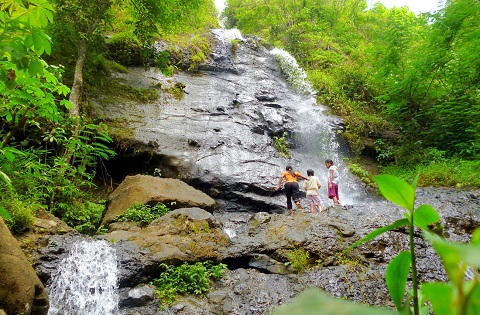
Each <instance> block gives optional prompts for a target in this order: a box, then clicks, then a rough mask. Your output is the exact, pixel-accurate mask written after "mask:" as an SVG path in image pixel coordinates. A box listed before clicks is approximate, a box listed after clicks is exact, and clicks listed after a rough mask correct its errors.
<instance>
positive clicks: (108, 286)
mask: <svg viewBox="0 0 480 315" xmlns="http://www.w3.org/2000/svg"><path fill="white" fill-rule="evenodd" d="M48 291H49V297H50V309H49V312H48V314H49V315H116V314H118V293H117V256H116V252H115V249H114V248H112V247H111V244H109V243H108V242H106V241H100V240H97V241H87V240H83V241H80V242H77V243H75V244H74V245H73V246H72V249H71V251H70V253H69V254H68V256H67V257H65V258H64V259H63V260H62V261H61V262H60V263H59V268H58V270H57V272H56V273H55V275H53V276H52V282H51V284H50V285H49V286H48Z"/></svg>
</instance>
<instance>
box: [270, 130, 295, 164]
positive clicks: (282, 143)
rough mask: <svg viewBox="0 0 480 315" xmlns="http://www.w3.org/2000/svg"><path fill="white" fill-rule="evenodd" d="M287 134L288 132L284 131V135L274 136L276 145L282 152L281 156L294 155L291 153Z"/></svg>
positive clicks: (288, 156)
mask: <svg viewBox="0 0 480 315" xmlns="http://www.w3.org/2000/svg"><path fill="white" fill-rule="evenodd" d="M287 136H288V134H287V132H284V133H283V134H282V136H274V137H273V140H274V141H275V147H276V148H277V150H278V152H280V156H281V157H283V158H290V157H291V156H292V154H291V153H290V148H289V145H288V139H287Z"/></svg>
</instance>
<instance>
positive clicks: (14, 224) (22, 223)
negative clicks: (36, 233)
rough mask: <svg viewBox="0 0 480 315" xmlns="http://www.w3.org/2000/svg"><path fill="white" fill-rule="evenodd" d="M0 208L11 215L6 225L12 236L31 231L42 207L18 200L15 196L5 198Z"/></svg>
mask: <svg viewBox="0 0 480 315" xmlns="http://www.w3.org/2000/svg"><path fill="white" fill-rule="evenodd" d="M0 202H1V205H0V208H4V209H5V210H6V211H7V212H8V213H9V215H10V218H9V219H6V220H5V221H6V223H7V226H8V228H9V229H10V231H11V232H12V234H19V233H22V232H24V231H27V230H29V229H30V228H31V227H32V226H33V224H34V223H35V214H36V212H37V210H38V209H40V207H41V206H40V205H39V204H37V203H32V202H30V201H23V200H20V199H18V197H17V196H15V195H10V196H8V197H6V196H3V197H2V199H1V201H0Z"/></svg>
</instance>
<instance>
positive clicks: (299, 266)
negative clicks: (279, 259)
mask: <svg viewBox="0 0 480 315" xmlns="http://www.w3.org/2000/svg"><path fill="white" fill-rule="evenodd" d="M309 258H310V253H309V252H308V251H306V250H304V249H303V248H296V249H292V250H289V251H288V259H289V262H288V264H289V265H290V266H291V267H292V269H293V270H294V271H295V272H297V273H302V272H303V271H305V270H306V269H307V268H308V260H309Z"/></svg>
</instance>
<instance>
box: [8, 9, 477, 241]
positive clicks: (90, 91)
mask: <svg viewBox="0 0 480 315" xmlns="http://www.w3.org/2000/svg"><path fill="white" fill-rule="evenodd" d="M226 4H227V8H226V10H225V11H224V13H223V17H224V18H225V23H226V26H227V27H236V28H239V29H240V30H241V31H242V32H243V33H244V34H252V35H259V36H260V37H261V38H262V39H263V41H264V42H265V44H266V45H267V46H269V47H270V46H276V47H279V48H283V49H285V50H287V51H288V52H290V53H291V54H292V55H293V56H294V57H295V58H296V59H297V61H298V62H299V64H300V65H301V66H302V67H303V68H304V69H305V70H306V72H307V74H308V79H309V80H310V82H311V83H312V84H313V85H314V87H315V89H316V90H317V91H318V99H319V102H320V103H323V104H326V105H328V106H330V107H331V108H332V111H333V112H334V113H335V114H338V115H340V116H342V117H343V118H344V119H345V123H346V129H345V131H344V132H343V136H344V137H345V138H347V139H348V141H349V143H350V145H351V147H352V150H353V152H354V153H355V155H356V156H358V157H360V156H362V155H363V156H370V157H373V158H375V159H376V160H377V161H378V163H379V164H380V165H381V168H380V172H382V173H389V174H393V175H397V176H400V177H402V178H404V179H407V180H411V179H413V177H414V174H416V173H417V169H418V168H419V167H421V168H422V172H421V176H420V179H419V185H439V186H456V187H480V176H478V175H479V172H478V167H479V166H480V161H479V160H480V159H479V157H480V86H479V83H480V50H479V49H478V47H480V3H479V2H478V1H474V0H452V1H446V4H445V7H444V9H441V10H439V11H438V12H436V13H432V14H424V15H418V16H416V15H415V14H414V13H412V12H410V11H409V10H408V8H406V7H402V8H393V9H390V10H388V9H386V8H385V7H384V6H383V5H381V4H379V3H377V4H376V5H375V6H374V7H373V8H372V9H367V5H366V1H365V0H302V1H299V0H290V1H285V0H263V1H257V0H228V1H227V2H226ZM0 6H1V12H0V30H1V32H0V46H1V49H0V93H1V95H2V100H1V103H0V139H1V145H0V178H1V180H0V186H1V189H2V195H1V197H0V213H1V214H2V215H3V216H4V217H6V218H8V222H9V226H10V228H11V229H12V231H14V232H21V231H23V230H25V229H28V227H29V226H30V224H31V223H32V221H33V217H34V215H35V213H36V212H37V211H43V210H45V211H48V212H50V213H52V214H54V215H56V216H58V217H60V218H61V219H63V220H64V221H66V222H67V223H68V224H70V225H71V226H74V227H76V228H77V229H78V230H80V231H82V232H86V233H94V232H95V231H96V229H97V228H98V222H99V220H100V216H101V214H102V211H103V205H102V204H101V203H99V202H98V200H96V199H95V198H93V197H92V193H93V191H94V190H95V183H96V182H97V181H98V180H101V181H108V176H107V174H104V170H103V169H102V161H103V160H105V159H108V158H110V157H112V156H114V155H115V151H114V149H113V148H114V146H113V140H112V138H113V136H112V135H111V134H109V132H108V129H107V127H106V126H105V124H103V123H102V122H101V121H97V120H96V118H95V117H93V115H91V111H90V106H89V102H90V98H91V96H93V95H98V93H100V91H102V90H104V89H106V88H108V87H109V86H110V84H109V83H110V81H109V77H110V74H111V72H112V71H126V68H125V66H130V65H138V66H149V65H152V64H154V65H155V66H158V67H159V68H160V69H161V70H162V71H163V72H164V73H166V74H172V73H174V72H175V71H178V70H179V69H184V70H187V71H194V70H195V66H196V64H198V63H199V62H201V61H202V60H204V59H205V54H206V53H207V50H208V45H205V41H206V36H207V35H206V34H207V32H208V29H210V28H214V27H218V26H219V25H218V19H217V11H216V8H215V6H214V3H213V1H212V0H166V1H161V2H160V1H155V0H98V1H89V0H31V1H22V0H4V1H2V3H0ZM159 39H161V40H163V41H169V42H175V44H176V45H177V46H178V47H179V48H180V49H189V50H190V51H191V56H192V57H191V60H190V61H189V62H188V63H182V62H183V61H182V60H180V58H177V57H176V56H174V55H172V53H171V52H170V53H169V54H167V53H159V54H156V53H155V50H154V45H153V44H154V42H155V41H156V40H159ZM130 93H131V94H133V95H134V96H136V97H140V98H141V97H146V96H145V95H144V93H145V92H144V91H136V90H132V91H130ZM358 161H360V160H357V159H352V169H353V170H356V173H358V174H361V175H362V176H363V177H365V178H366V180H368V177H370V175H369V174H368V173H367V172H365V171H364V170H363V169H362V168H361V167H359V164H358V163H359V162H358ZM93 201H95V202H93Z"/></svg>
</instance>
